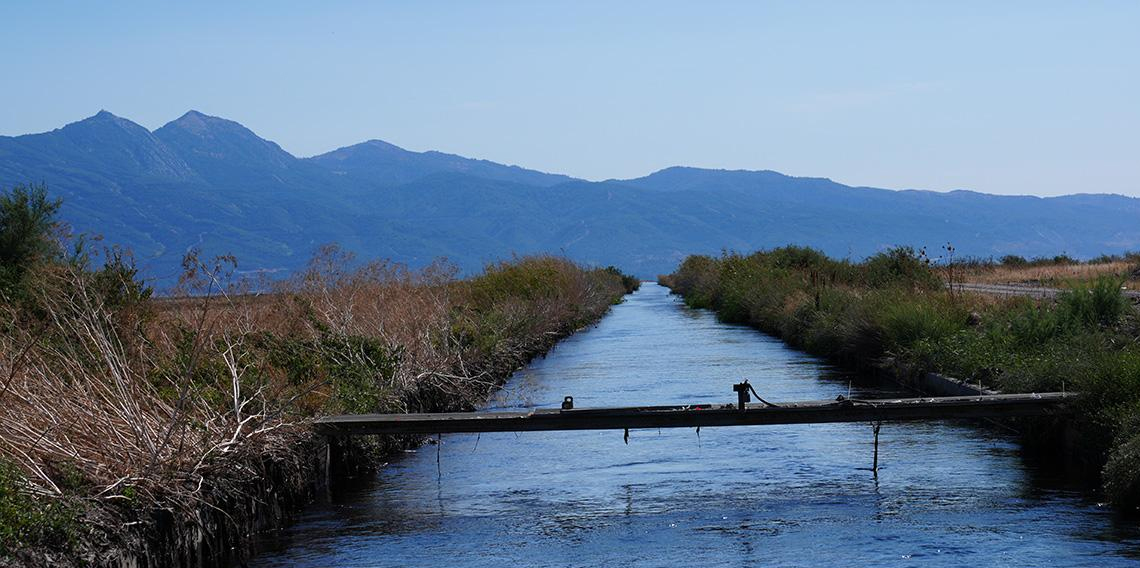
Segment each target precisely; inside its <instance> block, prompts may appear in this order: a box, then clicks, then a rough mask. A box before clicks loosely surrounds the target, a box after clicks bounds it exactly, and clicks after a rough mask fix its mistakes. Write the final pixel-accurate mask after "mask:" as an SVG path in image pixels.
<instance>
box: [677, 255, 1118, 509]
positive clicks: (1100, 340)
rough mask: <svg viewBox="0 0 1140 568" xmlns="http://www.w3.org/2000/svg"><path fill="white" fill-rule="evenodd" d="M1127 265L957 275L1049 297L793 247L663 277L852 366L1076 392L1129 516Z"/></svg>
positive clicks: (893, 259)
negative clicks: (1028, 285) (983, 290)
mask: <svg viewBox="0 0 1140 568" xmlns="http://www.w3.org/2000/svg"><path fill="white" fill-rule="evenodd" d="M1122 262H1124V261H1122V260H1120V259H1116V260H1114V261H1110V262H1104V263H1097V264H1095V265H1079V266H1076V265H1074V264H1073V263H1067V264H1066V263H1064V262H1057V263H1054V264H1050V266H1048V267H1041V268H1042V269H1043V271H1039V272H1030V270H1031V269H1032V268H1033V267H1026V266H1016V267H1015V266H1011V265H1012V264H1016V263H1008V264H1007V265H991V266H981V265H980V263H974V264H975V265H974V266H969V263H962V265H960V266H957V267H955V268H956V272H955V273H954V278H955V281H971V280H972V278H975V277H978V276H980V275H987V276H989V277H992V278H994V280H990V281H991V282H1003V283H1004V282H1011V281H1014V280H1012V279H1013V278H1018V277H1024V276H1027V275H1030V274H1032V275H1033V276H1032V278H1035V279H1037V280H1036V283H1041V284H1050V285H1059V286H1064V287H1066V291H1065V292H1064V293H1063V294H1061V295H1060V296H1059V297H1058V298H1057V299H1056V300H1050V301H1044V300H1034V299H1029V298H1017V297H1014V298H994V297H987V296H980V295H974V294H963V293H952V292H950V291H949V290H947V289H946V284H947V279H948V278H949V277H950V274H951V273H950V271H949V270H948V268H947V267H932V266H931V265H930V263H929V262H928V261H927V260H926V259H925V258H924V257H923V256H922V255H921V254H920V253H916V252H915V251H914V250H911V249H908V248H898V249H894V250H891V251H888V252H884V253H881V254H878V255H875V256H873V257H871V258H869V259H867V260H866V261H864V262H861V263H851V262H847V261H837V260H833V259H830V258H827V257H826V256H824V255H823V254H821V253H819V252H817V251H814V250H811V249H806V248H797V247H787V248H782V249H775V250H771V251H764V252H758V253H754V254H751V255H739V254H724V255H722V256H720V257H707V256H691V257H689V258H687V259H686V260H685V261H684V262H683V263H682V265H681V266H680V268H679V269H678V270H677V271H676V272H675V273H673V274H671V275H667V276H663V277H662V278H661V281H662V283H663V284H665V285H667V286H669V287H671V288H672V289H673V291H674V292H675V293H677V294H680V295H682V296H683V297H684V299H685V301H686V303H688V304H689V305H691V306H694V307H701V308H709V309H713V310H715V311H716V312H717V314H718V315H719V316H720V317H721V318H722V319H724V320H727V321H732V322H740V323H747V324H750V325H753V326H755V327H757V328H759V329H762V330H764V331H767V332H769V333H772V334H774V335H777V336H779V337H781V338H783V339H784V340H786V341H787V342H789V343H790V344H792V345H794V346H797V347H800V348H803V349H805V350H807V351H809V352H812V353H815V354H818V355H821V356H824V357H827V358H829V359H831V360H834V361H837V362H839V363H842V364H845V365H847V366H850V367H856V368H864V369H870V368H873V369H885V370H887V371H888V372H891V373H895V374H897V375H900V376H906V375H910V374H916V373H925V372H930V371H933V372H940V373H944V374H947V375H951V376H954V377H958V378H961V379H965V380H968V381H969V382H971V383H981V384H982V385H984V386H987V387H989V388H994V389H997V390H1001V391H1005V392H1033V391H1041V392H1043V391H1058V390H1062V389H1066V390H1068V391H1079V392H1080V393H1082V396H1081V398H1080V403H1079V404H1080V416H1079V418H1078V429H1079V431H1080V432H1082V436H1083V438H1084V439H1082V441H1081V446H1082V448H1083V451H1084V453H1086V454H1087V456H1086V457H1087V458H1088V459H1089V460H1091V461H1093V462H1094V463H1097V464H1101V465H1102V468H1101V471H1102V473H1103V475H1102V480H1103V485H1104V488H1105V492H1106V495H1107V496H1108V498H1109V499H1111V500H1112V501H1113V502H1114V503H1116V504H1117V505H1118V506H1121V507H1134V506H1135V505H1137V504H1138V503H1140V318H1138V317H1137V311H1136V309H1135V308H1134V307H1133V305H1132V304H1131V303H1130V302H1128V301H1127V300H1126V299H1125V298H1124V297H1123V295H1122V294H1121V284H1122V282H1123V278H1124V276H1125V272H1127V273H1128V274H1131V273H1132V271H1131V270H1130V267H1129V266H1124V265H1123V264H1121V263H1122ZM1129 262H1130V261H1129ZM1041 264H1042V265H1044V264H1046V263H1045V262H1042V263H1041ZM1050 278H1051V279H1050Z"/></svg>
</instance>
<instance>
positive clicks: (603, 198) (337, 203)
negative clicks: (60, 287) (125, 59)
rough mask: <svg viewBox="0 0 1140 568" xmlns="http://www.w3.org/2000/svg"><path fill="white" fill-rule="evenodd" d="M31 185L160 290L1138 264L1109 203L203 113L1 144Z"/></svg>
mask: <svg viewBox="0 0 1140 568" xmlns="http://www.w3.org/2000/svg"><path fill="white" fill-rule="evenodd" d="M31 182H37V183H38V182H44V183H47V184H48V187H49V189H50V191H51V192H52V193H53V194H54V195H57V196H60V197H63V198H64V208H63V217H64V219H65V220H66V221H67V222H68V223H70V224H71V225H72V227H73V228H74V229H75V230H76V231H81V232H90V233H98V234H102V235H104V236H105V238H106V240H107V242H109V243H117V244H121V245H123V246H126V247H129V248H130V249H132V250H133V251H134V252H135V255H136V258H137V259H138V261H139V264H140V265H141V266H142V267H143V268H144V270H145V271H146V274H147V275H148V276H150V277H152V278H154V279H156V280H157V281H159V282H168V281H169V280H170V279H171V278H172V277H173V276H174V275H176V274H177V273H178V266H179V261H180V259H181V257H182V255H183V254H184V253H185V252H186V250H188V249H189V248H191V247H195V246H197V247H200V248H201V249H202V251H203V253H205V254H206V255H214V254H224V253H232V254H234V255H236V256H237V257H238V259H239V268H240V269H242V270H243V271H252V270H268V271H276V272H287V271H291V270H295V269H297V268H299V267H301V266H303V265H304V264H305V263H306V262H307V261H308V260H309V258H310V257H311V255H312V253H313V251H314V250H315V249H316V248H317V247H318V246H320V245H322V244H325V243H331V242H335V243H338V244H340V245H341V246H343V247H344V248H346V249H348V250H351V251H354V252H356V253H358V254H359V255H360V256H361V257H363V258H390V259H392V260H395V261H399V262H406V263H408V264H410V265H413V266H419V265H423V264H426V263H428V262H430V261H431V260H433V259H434V258H436V257H439V256H446V257H448V258H449V259H450V260H452V261H453V262H455V263H456V264H458V265H459V266H460V268H461V269H463V270H466V271H471V270H477V269H478V268H480V267H481V266H482V265H483V264H484V263H487V262H490V261H494V260H498V259H504V258H509V257H510V255H512V254H527V253H535V252H552V253H556V254H565V255H567V256H569V257H571V258H574V259H576V260H579V261H582V262H586V263H591V264H597V265H609V264H614V265H617V266H620V267H621V268H623V269H624V270H627V271H631V272H634V273H636V274H638V275H641V276H646V277H648V276H652V275H654V274H657V273H662V272H669V271H671V270H673V268H675V266H676V264H677V262H679V261H680V260H681V259H682V258H684V257H685V256H686V255H688V254H691V253H717V252H719V251H720V250H722V249H735V250H741V251H747V250H752V249H756V248H763V247H773V246H780V245H784V244H789V243H794V244H803V245H811V246H814V247H817V248H820V249H822V250H824V251H825V252H827V253H829V254H831V255H835V256H839V257H845V256H850V257H852V258H859V257H863V256H866V255H869V254H873V253H875V252H877V251H879V250H883V249H884V248H887V247H890V246H893V245H898V244H909V245H913V246H916V247H919V246H927V247H930V248H931V249H932V250H938V248H939V247H940V245H942V244H944V243H946V242H952V243H953V244H954V245H955V247H957V249H958V251H959V254H963V255H975V256H1000V255H1004V254H1020V255H1023V256H1040V255H1054V254H1059V253H1062V252H1063V253H1067V254H1069V255H1072V256H1077V257H1091V256H1095V255H1098V254H1102V253H1117V252H1122V251H1125V250H1134V249H1140V223H1138V221H1140V200H1138V199H1135V198H1128V197H1123V196H1118V195H1103V194H1101V195H1096V194H1081V195H1071V196H1064V197H1053V198H1038V197H1027V196H995V195H986V194H981V193H975V192H969V191H954V192H949V193H937V192H929V191H913V190H908V191H893V190H884V189H875V188H862V187H849V186H846V185H842V184H839V183H836V182H833V181H830V180H827V179H823V178H796V177H789V176H785V175H783V174H780V173H777V172H772V171H726V170H704V169H696V168H683V167H674V168H668V169H665V170H661V171H659V172H656V173H653V174H650V175H648V176H645V177H642V178H637V179H631V180H610V181H604V182H588V181H584V180H579V179H574V178H571V177H568V176H564V175H557V174H550V173H544V172H538V171H534V170H528V169H524V168H520V167H517V166H507V165H503V164H497V163H494V162H489V161H485V160H474V159H469V158H464V157H461V156H455V155H450V154H443V153H439V152H411V151H408V150H404V149H402V148H399V147H397V146H394V145H392V144H389V143H386V142H383V141H380V140H370V141H367V142H363V143H360V144H356V145H353V146H348V147H344V148H340V149H338V150H334V151H332V152H329V153H327V154H322V155H320V156H315V157H312V158H303V159H302V158H297V157H295V156H293V155H291V154H289V153H288V152H286V151H284V150H283V149H281V147H279V146H278V145H277V144H275V143H273V142H270V141H268V140H265V139H262V138H260V137H258V136H257V135H256V134H254V133H253V132H251V131H250V130H249V129H247V128H245V127H244V126H242V125H241V124H238V123H237V122H233V121H230V120H225V119H221V118H217V117H211V116H207V115H204V114H201V113H198V112H195V111H191V112H188V113H186V114H185V115H183V116H182V117H180V118H178V119H177V120H174V121H172V122H170V123H169V124H166V125H165V126H163V127H162V128H159V129H158V130H155V131H153V132H151V131H149V130H147V129H146V128H144V127H142V126H140V125H138V124H135V123H134V122H131V121H130V120H127V119H124V118H121V117H117V116H115V115H113V114H111V113H108V112H106V111H102V112H99V113H98V114H96V115H95V116H92V117H90V118H88V119H85V120H82V121H79V122H75V123H72V124H69V125H67V126H64V127H63V128H60V129H57V130H53V131H51V132H47V133H43V134H31V135H25V136H16V137H0V188H7V187H10V186H12V185H14V184H16V183H31ZM1095 189H1096V188H1073V190H1074V191H1075V192H1076V191H1094V190H1095Z"/></svg>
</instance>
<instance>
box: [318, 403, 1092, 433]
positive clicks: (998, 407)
mask: <svg viewBox="0 0 1140 568" xmlns="http://www.w3.org/2000/svg"><path fill="white" fill-rule="evenodd" d="M1075 399H1076V396H1075V395H1074V394H1073V393H1059V392H1054V393H1031V394H1002V395H979V396H947V397H924V398H893V399H874V400H859V399H847V400H824V401H799V402H788V403H780V404H779V405H778V406H766V405H764V404H750V405H748V406H747V407H746V410H743V411H742V410H739V409H737V408H736V407H735V406H734V405H730V404H694V405H674V406H640V407H613V408H605V407H603V408H581V409H572V410H560V409H530V410H520V411H491V412H455V413H422V414H354V415H343V416H328V417H324V418H321V419H319V420H317V421H316V422H315V424H314V425H315V427H316V429H317V431H318V432H320V433H322V434H325V435H330V436H345V435H361V434H450V433H461V432H467V433H475V432H534V431H550V430H621V429H626V428H628V429H636V428H691V427H698V426H699V427H713V426H757V425H775V424H808V423H831V422H876V421H884V422H889V421H907V420H945V419H954V418H1008V417H1017V416H1063V415H1066V414H1070V413H1071V412H1072V411H1073V410H1072V405H1071V403H1072V401H1073V400H1075Z"/></svg>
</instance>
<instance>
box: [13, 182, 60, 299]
mask: <svg viewBox="0 0 1140 568" xmlns="http://www.w3.org/2000/svg"><path fill="white" fill-rule="evenodd" d="M62 203H63V201H62V200H61V199H50V198H49V197H48V192H47V186H45V185H42V184H41V185H35V184H33V185H23V184H19V185H16V186H15V187H13V188H12V189H11V190H9V191H6V192H3V193H0V295H2V296H6V297H11V296H12V295H14V294H17V293H19V291H20V290H21V284H22V282H23V279H24V275H25V274H26V273H27V271H28V268H29V267H30V266H32V265H33V264H35V263H37V262H41V261H44V260H48V259H51V258H53V257H56V256H58V254H59V252H60V250H59V244H58V243H57V242H56V240H55V239H54V238H53V234H52V233H53V232H54V230H55V228H56V226H57V225H58V222H57V221H56V218H55V217H56V214H57V213H58V212H59V208H60V205H62Z"/></svg>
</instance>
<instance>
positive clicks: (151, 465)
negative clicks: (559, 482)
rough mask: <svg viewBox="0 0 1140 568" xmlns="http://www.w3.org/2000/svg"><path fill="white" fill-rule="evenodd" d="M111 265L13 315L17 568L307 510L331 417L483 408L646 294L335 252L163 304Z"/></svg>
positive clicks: (532, 271)
mask: <svg viewBox="0 0 1140 568" xmlns="http://www.w3.org/2000/svg"><path fill="white" fill-rule="evenodd" d="M93 265H94V263H91V262H71V261H66V260H65V259H64V260H61V259H59V258H54V259H52V260H51V261H44V262H38V263H36V264H35V265H34V266H30V267H29V268H28V270H26V271H25V272H23V273H22V274H21V275H20V279H19V281H18V282H19V283H20V285H19V286H18V287H15V286H13V287H10V288H9V290H8V293H7V294H5V296H4V298H5V299H4V300H3V301H0V353H2V354H3V356H0V408H3V409H4V410H3V412H2V413H0V565H3V564H4V562H5V560H4V559H5V558H7V561H8V562H14V563H15V564H16V565H41V564H42V565H53V566H54V565H70V564H75V565H82V564H84V563H85V562H86V560H84V559H88V560H89V559H91V558H101V557H103V555H104V554H106V553H107V552H108V551H109V550H114V549H116V548H118V549H122V548H124V547H128V548H129V547H131V546H132V545H131V542H137V540H135V541H132V540H131V539H137V538H143V537H146V536H147V535H148V531H150V530H151V529H152V528H153V526H154V525H155V523H156V522H159V521H158V520H157V519H160V518H166V519H168V520H169V522H170V523H173V524H174V525H178V524H179V523H184V524H187V525H189V524H193V523H195V522H197V520H198V519H199V518H200V516H201V514H202V511H208V510H212V509H216V510H225V512H226V514H227V515H229V514H232V515H233V516H234V517H235V518H237V517H239V516H240V514H241V511H240V509H241V506H237V505H234V504H235V503H238V504H240V503H248V502H250V501H251V500H253V499H257V498H258V496H259V495H262V494H284V495H290V494H294V495H299V494H301V493H303V491H304V487H305V484H306V483H307V481H306V479H305V477H306V476H307V475H308V474H309V473H310V471H311V468H312V467H313V466H312V464H311V463H310V462H311V452H310V448H312V447H313V444H314V443H315V439H314V436H313V434H312V433H311V430H310V428H309V422H310V420H311V419H312V418H313V417H316V416H321V415H327V414H337V413H354V412H417V411H444V410H460V409H472V408H474V406H475V405H476V404H478V403H479V402H481V401H482V400H484V398H485V397H486V396H487V395H488V393H490V392H491V391H492V390H493V389H495V388H496V387H497V386H498V385H499V384H501V383H502V381H503V380H505V378H506V377H507V376H509V374H510V372H511V371H513V370H514V369H516V368H518V367H519V366H521V365H523V364H525V363H526V362H527V361H528V360H529V359H530V358H532V357H534V356H536V355H538V354H541V353H543V352H545V351H546V350H547V349H549V348H550V347H551V346H552V345H553V344H554V343H555V342H556V341H558V340H559V339H561V338H563V337H565V336H567V335H568V334H571V333H573V332H574V331H575V330H577V329H579V328H581V327H582V326H585V325H588V324H591V323H592V322H595V321H596V320H597V319H599V318H600V317H601V316H602V315H603V314H604V313H605V312H606V311H607V310H608V309H609V307H610V306H611V305H612V304H614V303H615V302H618V301H620V298H621V297H622V296H623V295H624V294H625V293H626V292H627V291H629V287H633V286H636V281H633V280H631V279H629V278H628V277H626V278H625V282H624V284H623V275H622V274H621V273H620V272H618V271H617V270H614V269H608V270H602V269H586V268H582V267H579V266H577V265H574V264H572V263H571V262H569V261H567V260H564V259H561V258H555V257H527V258H520V259H516V260H515V261H513V262H509V263H502V264H495V265H491V266H488V267H487V268H486V270H485V271H484V272H483V273H482V274H481V275H479V276H476V277H474V278H469V279H457V278H456V271H455V270H454V269H453V268H451V267H449V266H447V265H445V264H439V265H434V266H432V267H429V268H427V269H425V270H422V271H410V270H408V269H406V268H405V267H403V266H399V265H393V264H389V263H384V262H374V263H367V264H363V265H361V263H357V262H355V261H354V259H352V258H351V257H350V256H349V255H346V254H344V253H343V252H341V251H339V250H337V249H335V248H332V247H330V248H326V249H325V250H324V251H322V253H321V254H320V255H318V256H317V257H316V258H314V259H313V261H312V262H311V264H310V266H309V269H308V270H306V271H305V272H303V273H301V274H298V275H296V276H295V277H294V278H293V279H291V280H289V281H287V282H279V283H276V284H275V285H274V286H273V290H272V291H271V292H269V293H264V294H250V293H247V292H248V290H249V288H248V287H247V286H244V285H243V284H242V283H239V282H234V281H231V280H230V278H229V275H230V273H231V272H232V270H231V269H232V268H233V261H232V259H225V258H221V259H213V260H209V261H203V260H201V259H199V258H197V257H195V256H191V257H188V258H187V262H186V269H187V270H186V274H185V275H184V278H183V281H182V284H181V286H180V291H179V293H180V294H181V295H180V297H177V298H174V299H167V298H164V299H153V298H151V297H150V293H149V291H147V290H146V289H145V287H143V286H142V285H140V284H139V283H138V282H137V281H136V280H135V278H134V277H135V274H134V271H133V269H132V268H130V266H129V264H125V263H124V260H123V259H122V258H121V257H119V258H118V260H117V261H115V260H114V259H112V262H109V263H107V264H106V265H104V266H102V267H99V268H92V266H93ZM409 443H413V444H414V443H415V441H414V440H396V439H390V438H379V439H376V440H373V441H372V442H370V443H367V445H365V444H364V443H361V444H358V446H357V447H354V448H353V453H354V454H355V455H360V456H362V457H361V458H360V459H359V460H358V461H360V462H364V465H367V464H368V463H374V462H372V461H371V459H372V458H373V457H376V456H380V455H382V454H383V453H384V452H385V451H387V450H391V449H393V448H395V447H400V446H403V445H406V444H409ZM358 465H359V464H358ZM156 511H159V512H164V514H165V515H166V517H161V516H158V517H156V516H155V514H154V513H155V512H156ZM123 527H130V529H129V530H123ZM236 529H237V527H233V530H235V531H236Z"/></svg>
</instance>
